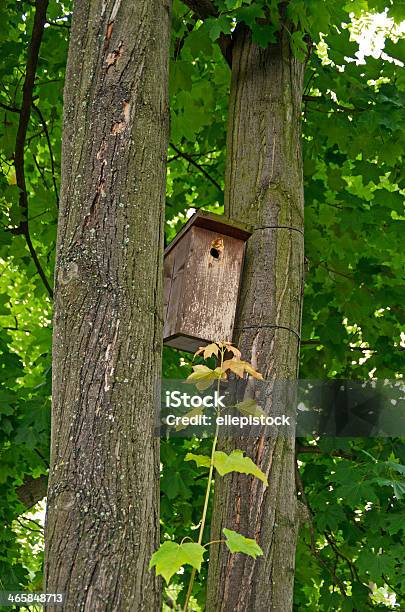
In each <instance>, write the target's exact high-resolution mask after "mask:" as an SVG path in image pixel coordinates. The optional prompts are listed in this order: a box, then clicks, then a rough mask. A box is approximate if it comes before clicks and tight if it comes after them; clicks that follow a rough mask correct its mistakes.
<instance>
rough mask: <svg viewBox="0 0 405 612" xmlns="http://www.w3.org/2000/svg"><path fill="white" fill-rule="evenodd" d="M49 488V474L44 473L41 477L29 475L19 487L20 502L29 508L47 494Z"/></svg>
mask: <svg viewBox="0 0 405 612" xmlns="http://www.w3.org/2000/svg"><path fill="white" fill-rule="evenodd" d="M47 488H48V476H45V475H43V476H40V477H39V478H33V477H32V476H27V478H26V479H25V481H24V484H22V485H21V486H20V487H18V488H17V491H16V493H17V497H18V499H19V500H20V502H21V503H22V504H23V505H24V506H25V507H26V508H27V509H28V508H31V507H32V506H35V504H36V503H38V502H39V501H41V499H43V498H44V497H45V496H46V491H47Z"/></svg>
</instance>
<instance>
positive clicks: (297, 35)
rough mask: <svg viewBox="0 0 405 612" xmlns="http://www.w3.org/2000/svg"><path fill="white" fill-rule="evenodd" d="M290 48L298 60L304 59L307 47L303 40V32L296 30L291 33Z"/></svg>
mask: <svg viewBox="0 0 405 612" xmlns="http://www.w3.org/2000/svg"><path fill="white" fill-rule="evenodd" d="M291 49H292V52H293V53H294V55H295V57H296V58H297V59H299V60H300V62H303V61H304V60H305V57H306V55H307V53H308V49H307V45H306V42H305V41H304V40H303V32H300V31H297V32H293V33H292V34H291Z"/></svg>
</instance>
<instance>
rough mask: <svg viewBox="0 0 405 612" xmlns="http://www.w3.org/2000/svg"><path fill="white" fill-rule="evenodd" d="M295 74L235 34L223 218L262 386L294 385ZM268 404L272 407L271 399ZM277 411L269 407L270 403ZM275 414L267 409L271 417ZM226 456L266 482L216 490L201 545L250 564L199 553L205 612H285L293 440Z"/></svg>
mask: <svg viewBox="0 0 405 612" xmlns="http://www.w3.org/2000/svg"><path fill="white" fill-rule="evenodd" d="M303 73H304V66H303V64H302V63H300V62H299V61H298V60H296V59H295V58H294V57H293V56H292V54H291V51H290V47H289V42H288V36H287V34H286V33H285V32H284V31H282V34H281V35H280V40H279V42H278V43H277V44H272V45H270V46H269V47H268V48H267V49H266V50H262V49H260V48H259V47H258V46H257V45H255V44H253V43H252V41H251V37H250V34H249V32H248V30H247V29H240V30H239V31H238V32H237V33H236V35H235V44H234V47H233V54H232V84H231V97H230V111H229V126H228V141H227V147H228V153H227V155H228V158H227V173H226V194H225V202H226V211H225V212H226V214H227V215H229V216H230V217H231V218H233V219H237V220H240V221H243V222H245V223H248V224H250V225H253V226H254V227H255V228H256V229H255V231H254V233H253V235H252V237H251V238H250V239H249V242H248V249H247V256H246V264H245V270H244V275H243V283H242V291H241V296H240V304H239V312H238V314H237V321H236V328H237V329H236V334H235V343H236V345H237V346H239V348H240V349H241V350H242V355H243V357H244V358H245V359H248V360H250V361H252V363H253V364H254V365H255V366H256V367H257V368H258V369H259V371H260V372H261V373H262V374H263V375H264V377H265V378H266V379H267V380H268V381H270V384H273V382H274V381H276V380H278V381H281V380H294V379H295V378H296V377H297V370H298V357H299V333H300V324H301V309H302V293H303V259H304V240H303V212H304V211H303V204H304V202H303V178H302V162H301V129H300V121H301V117H300V114H301V97H302V83H303ZM277 385H278V386H274V388H273V392H272V393H271V394H270V397H269V399H268V402H267V405H266V406H262V408H265V410H266V412H268V413H269V414H274V412H275V411H277V412H281V413H282V412H284V411H285V412H286V413H287V412H288V409H289V408H290V406H289V405H288V404H289V402H290V401H291V392H290V391H291V390H290V389H288V388H286V387H285V386H284V387H282V388H280V385H279V384H278V383H277ZM276 396H277V398H276ZM276 400H277V401H276ZM276 403H277V406H276ZM227 445H228V447H232V445H234V446H235V445H236V446H238V447H239V448H243V449H244V450H245V451H246V453H247V454H248V455H249V456H250V457H251V458H252V459H253V460H254V461H255V462H256V463H257V464H258V465H259V466H260V467H261V469H262V470H263V471H264V472H265V473H266V474H267V476H268V480H269V487H268V488H267V489H264V487H263V484H262V483H261V482H260V481H259V480H257V479H254V478H252V477H248V476H245V475H236V474H233V475H229V476H226V477H225V478H220V477H218V478H217V479H216V481H215V499H214V513H213V524H212V533H211V540H216V539H220V538H221V536H222V537H223V535H222V529H223V527H227V528H229V529H234V530H236V531H238V532H240V533H242V534H243V535H244V536H247V537H250V538H255V539H257V540H258V542H259V544H260V545H261V547H262V549H263V551H264V556H263V557H258V558H257V560H256V561H254V560H253V559H252V558H251V557H248V556H246V555H242V554H238V555H230V554H229V553H228V552H225V550H224V549H225V547H224V546H221V547H219V546H215V545H213V546H211V547H210V567H209V579H208V593H207V610H208V611H209V612H220V611H221V612H234V611H238V612H242V611H243V612H264V611H265V610H266V611H274V612H288V611H289V610H291V608H292V596H293V582H294V558H295V547H296V538H297V531H298V517H297V502H296V495H295V482H294V438H293V436H289V437H286V436H285V435H278V436H277V437H272V438H269V437H266V436H264V435H261V436H260V437H258V438H244V439H243V440H241V441H228V443H227V444H225V446H227Z"/></svg>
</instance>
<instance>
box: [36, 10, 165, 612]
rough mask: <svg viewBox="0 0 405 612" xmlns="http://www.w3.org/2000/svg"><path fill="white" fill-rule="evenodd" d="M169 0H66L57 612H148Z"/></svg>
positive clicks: (153, 592)
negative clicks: (69, 5) (60, 597)
mask: <svg viewBox="0 0 405 612" xmlns="http://www.w3.org/2000/svg"><path fill="white" fill-rule="evenodd" d="M169 27H170V3H169V0H139V1H138V2H132V1H131V0H92V1H90V0H80V2H79V1H77V2H76V4H75V8H74V15H73V24H72V31H71V40H70V48H69V57H68V67H67V74H66V86H65V115H64V134H63V168H62V188H61V209H60V215H59V227H58V246H57V264H56V277H55V289H56V291H55V298H56V303H55V315H54V343H53V356H54V362H53V414H52V418H53V421H52V452H51V454H52V465H51V474H50V483H49V491H48V510H47V524H46V569H45V573H46V589H47V591H48V592H55V591H56V592H61V591H62V592H64V593H65V594H66V605H65V608H64V609H66V610H67V611H70V610H75V611H77V610H88V611H91V612H95V611H99V610H103V611H104V610H105V611H106V612H107V611H108V612H112V611H120V612H123V611H126V610H131V612H132V611H134V610H137V611H142V610H147V611H152V610H153V611H155V610H159V609H160V595H159V589H158V586H159V585H158V584H157V583H156V580H155V578H154V574H153V573H152V572H149V571H148V562H149V560H150V557H151V555H152V552H153V551H154V550H155V549H156V547H157V546H158V539H159V537H158V536H159V533H158V530H159V503H158V499H159V497H158V486H159V455H158V451H159V448H158V442H157V439H155V438H154V435H153V424H154V407H155V398H156V390H157V382H158V379H159V375H160V367H161V338H162V308H161V307H162V287H161V280H162V253H163V209H164V193H165V157H166V149H167V141H168V100H167V73H168V49H169Z"/></svg>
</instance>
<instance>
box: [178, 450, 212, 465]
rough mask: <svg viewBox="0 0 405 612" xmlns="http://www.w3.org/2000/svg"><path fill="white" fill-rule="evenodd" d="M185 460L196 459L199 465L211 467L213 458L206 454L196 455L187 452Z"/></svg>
mask: <svg viewBox="0 0 405 612" xmlns="http://www.w3.org/2000/svg"><path fill="white" fill-rule="evenodd" d="M184 461H195V462H196V464H197V467H210V465H211V460H210V458H209V457H207V456H206V455H194V454H193V453H187V455H186V456H185V457H184Z"/></svg>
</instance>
